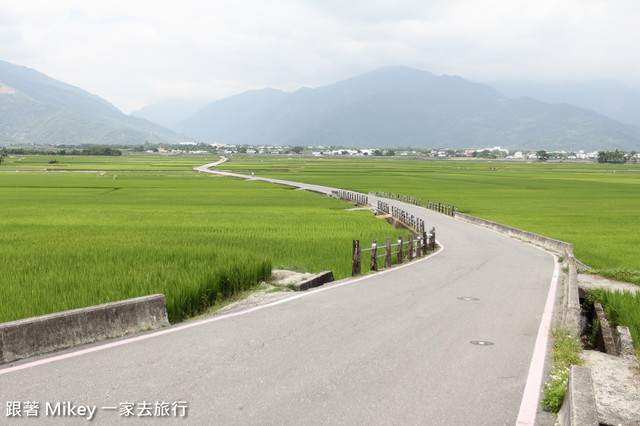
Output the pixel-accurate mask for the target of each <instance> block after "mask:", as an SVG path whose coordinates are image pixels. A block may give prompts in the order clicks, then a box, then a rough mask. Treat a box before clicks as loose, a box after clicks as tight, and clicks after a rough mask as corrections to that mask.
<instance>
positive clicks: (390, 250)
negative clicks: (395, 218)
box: [351, 228, 436, 277]
mask: <svg viewBox="0 0 640 426" xmlns="http://www.w3.org/2000/svg"><path fill="white" fill-rule="evenodd" d="M435 249H436V229H435V228H432V229H431V231H430V232H428V233H427V232H424V231H423V232H422V233H420V234H417V235H415V236H414V235H413V234H409V235H408V236H407V240H406V241H405V240H404V238H403V236H402V235H401V236H400V237H398V242H397V243H396V244H391V239H390V238H389V237H387V238H386V239H385V245H384V246H383V247H381V248H379V247H378V240H377V239H374V240H373V243H372V244H371V248H365V249H363V248H362V247H361V246H360V241H359V240H353V257H352V267H351V276H353V277H356V276H358V275H360V273H361V272H362V253H367V252H371V259H370V262H369V265H370V266H369V270H370V271H378V270H379V269H380V265H379V264H378V259H380V258H384V262H383V268H390V267H391V265H392V264H394V263H395V264H397V265H400V264H402V263H403V262H404V261H405V259H406V261H407V262H410V261H412V260H413V259H417V258H420V257H422V256H426V255H427V253H428V252H431V251H434V250H435ZM379 251H380V252H381V254H379V253H378V252H379ZM394 256H395V262H394V261H393V259H394Z"/></svg>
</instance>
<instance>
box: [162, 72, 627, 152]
mask: <svg viewBox="0 0 640 426" xmlns="http://www.w3.org/2000/svg"><path fill="white" fill-rule="evenodd" d="M511 94H512V95H513V92H511ZM583 105H585V107H579V106H574V105H570V104H568V103H557V102H556V103H549V102H542V101H539V100H536V99H534V98H531V97H527V96H516V97H515V98H512V97H507V96H504V95H503V94H502V93H501V92H500V91H498V90H496V89H494V88H492V87H490V86H488V85H485V84H481V83H474V82H470V81H467V80H465V79H463V78H460V77H452V76H435V75H433V74H431V73H429V72H426V71H421V70H415V69H410V68H404V67H390V68H381V69H378V70H376V71H373V72H370V73H367V74H363V75H359V76H356V77H353V78H350V79H347V80H344V81H341V82H338V83H335V84H332V85H329V86H324V87H319V88H316V89H310V88H302V89H300V90H297V91H295V92H293V93H286V92H282V91H279V90H275V89H264V90H258V91H250V92H245V93H242V94H239V95H236V96H232V97H230V98H226V99H223V100H219V101H215V102H212V103H210V104H209V105H207V106H206V107H204V108H203V109H201V110H200V111H198V112H196V113H195V114H193V115H192V116H190V117H188V118H186V119H184V120H182V121H180V122H178V123H175V124H173V125H172V128H173V129H174V130H175V131H177V132H179V133H184V134H186V135H187V136H188V137H190V138H195V139H197V140H206V141H218V142H222V143H235V144H269V145H281V144H288V145H325V146H327V145H334V146H335V145H338V146H358V147H449V148H483V147H493V146H501V147H503V148H514V149H547V150H580V149H583V150H589V151H592V150H613V149H621V150H638V148H640V127H637V126H634V125H633V124H629V123H623V122H621V121H618V120H615V119H614V117H612V116H607V115H605V114H603V113H599V112H597V111H594V110H593V109H589V108H587V107H586V106H587V105H586V104H585V103H583ZM627 112H629V111H627ZM630 115H631V116H633V114H630Z"/></svg>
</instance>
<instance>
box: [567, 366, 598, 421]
mask: <svg viewBox="0 0 640 426" xmlns="http://www.w3.org/2000/svg"><path fill="white" fill-rule="evenodd" d="M558 423H560V424H561V425H562V426H570V425H572V426H573V425H575V426H587V425H595V426H597V425H599V423H600V422H599V420H598V412H597V411H596V399H595V396H594V393H593V382H592V380H591V371H590V370H589V369H588V368H585V367H580V366H577V365H572V366H571V370H570V371H569V382H568V384H567V393H566V395H565V397H564V402H563V403H562V408H560V411H559V412H558Z"/></svg>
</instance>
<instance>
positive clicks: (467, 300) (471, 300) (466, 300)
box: [458, 296, 480, 302]
mask: <svg viewBox="0 0 640 426" xmlns="http://www.w3.org/2000/svg"><path fill="white" fill-rule="evenodd" d="M458 299H460V300H463V301H465V302H475V301H476V300H480V299H478V298H477V297H469V296H465V297H458Z"/></svg>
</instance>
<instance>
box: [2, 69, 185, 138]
mask: <svg viewBox="0 0 640 426" xmlns="http://www.w3.org/2000/svg"><path fill="white" fill-rule="evenodd" d="M0 133H1V134H2V141H3V143H12V142H21V143H25V142H28V143H47V144H56V143H64V144H88V143H95V144H116V143H117V144H123V143H124V144H142V143H145V141H149V142H152V143H155V142H174V141H177V140H178V136H177V134H176V133H175V132H173V131H171V130H168V129H166V128H163V127H161V126H159V125H157V124H154V123H151V122H149V121H147V120H143V119H140V118H135V117H130V116H127V115H125V114H123V113H122V112H120V111H119V110H118V109H117V108H115V107H114V106H112V105H111V104H109V103H108V102H107V101H105V100H104V99H102V98H100V97H98V96H96V95H92V94H90V93H88V92H85V91H84V90H82V89H79V88H77V87H74V86H71V85H69V84H66V83H63V82H60V81H57V80H54V79H52V78H50V77H47V76H46V75H44V74H42V73H40V72H38V71H35V70H33V69H30V68H25V67H22V66H18V65H13V64H10V63H8V62H4V61H0Z"/></svg>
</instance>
